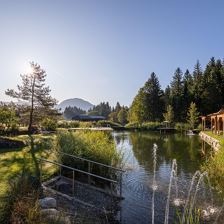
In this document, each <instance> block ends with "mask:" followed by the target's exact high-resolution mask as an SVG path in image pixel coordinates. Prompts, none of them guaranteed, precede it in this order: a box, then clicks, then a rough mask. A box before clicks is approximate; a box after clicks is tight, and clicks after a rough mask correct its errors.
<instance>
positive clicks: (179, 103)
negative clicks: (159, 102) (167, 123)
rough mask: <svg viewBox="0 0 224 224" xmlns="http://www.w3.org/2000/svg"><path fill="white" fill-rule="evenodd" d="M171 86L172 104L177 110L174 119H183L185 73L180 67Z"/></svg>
mask: <svg viewBox="0 0 224 224" xmlns="http://www.w3.org/2000/svg"><path fill="white" fill-rule="evenodd" d="M170 86H171V89H170V91H171V93H170V95H171V97H170V98H171V105H172V107H173V110H174V111H175V114H174V120H175V121H183V119H184V117H183V111H182V108H183V73H182V71H181V69H180V68H177V69H176V71H175V73H174V76H173V80H172V81H171V84H170Z"/></svg>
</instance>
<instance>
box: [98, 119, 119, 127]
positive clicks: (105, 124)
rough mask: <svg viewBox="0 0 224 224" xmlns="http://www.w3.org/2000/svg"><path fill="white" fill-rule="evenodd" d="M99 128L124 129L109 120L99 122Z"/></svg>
mask: <svg viewBox="0 0 224 224" xmlns="http://www.w3.org/2000/svg"><path fill="white" fill-rule="evenodd" d="M97 126H98V127H111V128H120V127H123V126H122V125H120V124H118V123H116V122H113V121H109V120H102V121H98V122H97Z"/></svg>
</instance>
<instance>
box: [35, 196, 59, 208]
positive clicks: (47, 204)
mask: <svg viewBox="0 0 224 224" xmlns="http://www.w3.org/2000/svg"><path fill="white" fill-rule="evenodd" d="M39 203H40V207H41V208H48V209H50V208H56V207H57V201H56V200H55V199H54V198H51V197H46V198H43V199H40V200H39Z"/></svg>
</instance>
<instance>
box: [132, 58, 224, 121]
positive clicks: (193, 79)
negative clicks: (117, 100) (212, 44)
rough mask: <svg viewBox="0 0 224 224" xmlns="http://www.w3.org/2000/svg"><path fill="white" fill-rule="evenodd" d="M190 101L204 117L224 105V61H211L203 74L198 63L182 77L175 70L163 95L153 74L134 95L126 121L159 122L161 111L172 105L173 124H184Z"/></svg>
mask: <svg viewBox="0 0 224 224" xmlns="http://www.w3.org/2000/svg"><path fill="white" fill-rule="evenodd" d="M153 74H154V73H153ZM191 102H194V103H195V104H196V107H197V109H198V113H199V114H204V115H206V114H210V113H214V112H217V111H218V110H219V109H220V108H221V107H222V105H224V62H223V61H221V60H219V59H218V60H215V59H214V58H211V60H210V61H209V62H208V64H207V65H206V68H205V71H203V70H202V68H201V65H200V63H199V61H197V63H196V65H195V66H194V69H193V72H192V74H191V73H190V71H189V70H188V69H187V70H186V72H185V73H184V75H183V72H182V71H181V69H180V68H177V69H176V71H175V73H174V75H173V79H172V81H171V83H170V85H168V86H167V88H166V89H165V91H164V93H163V92H162V91H161V90H160V87H159V81H158V79H157V78H156V77H155V75H154V77H153V76H151V77H150V78H149V80H148V81H147V82H146V83H145V85H144V87H142V88H140V89H139V91H138V94H137V95H136V96H135V98H134V100H133V102H132V105H131V107H130V110H129V116H128V120H129V122H131V123H132V122H138V123H143V122H145V121H156V120H160V119H161V117H162V116H161V115H162V113H164V108H165V107H167V106H168V105H171V106H172V107H173V111H174V121H175V122H186V121H187V111H188V108H189V106H190V104H191Z"/></svg>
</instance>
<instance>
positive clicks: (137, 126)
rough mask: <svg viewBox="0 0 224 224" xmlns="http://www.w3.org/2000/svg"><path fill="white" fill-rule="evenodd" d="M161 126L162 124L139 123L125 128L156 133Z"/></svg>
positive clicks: (130, 124) (129, 124)
mask: <svg viewBox="0 0 224 224" xmlns="http://www.w3.org/2000/svg"><path fill="white" fill-rule="evenodd" d="M160 126H161V123H160V122H157V121H155V122H144V123H142V124H139V123H138V122H133V123H128V124H127V125H126V126H125V128H128V129H140V130H148V131H155V130H157V129H158V128H159V127H160Z"/></svg>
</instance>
